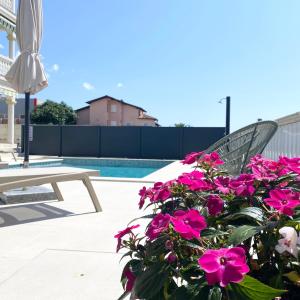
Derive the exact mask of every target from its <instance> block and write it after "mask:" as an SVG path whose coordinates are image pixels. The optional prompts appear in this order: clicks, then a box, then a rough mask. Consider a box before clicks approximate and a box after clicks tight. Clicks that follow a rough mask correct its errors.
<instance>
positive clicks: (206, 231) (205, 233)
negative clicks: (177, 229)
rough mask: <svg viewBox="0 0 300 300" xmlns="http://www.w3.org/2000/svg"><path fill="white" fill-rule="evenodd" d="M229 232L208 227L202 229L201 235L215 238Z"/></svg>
mask: <svg viewBox="0 0 300 300" xmlns="http://www.w3.org/2000/svg"><path fill="white" fill-rule="evenodd" d="M227 234H228V233H227V232H225V231H221V230H217V229H215V228H212V227H210V228H206V229H204V230H202V231H201V237H206V238H214V237H216V236H223V235H227Z"/></svg>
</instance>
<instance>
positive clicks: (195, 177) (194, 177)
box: [178, 171, 211, 191]
mask: <svg viewBox="0 0 300 300" xmlns="http://www.w3.org/2000/svg"><path fill="white" fill-rule="evenodd" d="M178 182H179V183H181V184H184V185H187V186H188V187H189V189H190V190H191V191H200V190H202V191H205V190H209V189H210V188H211V185H210V184H209V183H208V182H207V181H206V180H205V177H204V174H203V173H202V172H199V171H193V172H191V173H183V174H182V175H181V176H179V177H178Z"/></svg>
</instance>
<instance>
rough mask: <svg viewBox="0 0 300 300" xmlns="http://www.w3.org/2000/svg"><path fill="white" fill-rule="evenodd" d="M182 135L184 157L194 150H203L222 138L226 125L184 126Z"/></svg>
mask: <svg viewBox="0 0 300 300" xmlns="http://www.w3.org/2000/svg"><path fill="white" fill-rule="evenodd" d="M182 129H183V137H182V155H181V156H182V157H184V156H185V155H186V154H187V153H190V152H193V151H196V152H197V151H202V150H205V149H207V148H208V147H209V146H210V145H212V144H213V143H215V142H216V141H217V140H219V139H220V138H222V137H223V136H224V134H225V129H224V127H184V128H182Z"/></svg>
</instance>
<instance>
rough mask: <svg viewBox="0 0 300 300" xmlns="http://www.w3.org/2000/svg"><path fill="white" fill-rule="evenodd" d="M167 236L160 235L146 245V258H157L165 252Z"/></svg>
mask: <svg viewBox="0 0 300 300" xmlns="http://www.w3.org/2000/svg"><path fill="white" fill-rule="evenodd" d="M167 240H168V236H166V235H162V236H160V237H159V238H157V239H156V240H154V241H152V242H151V243H148V244H146V257H151V256H159V255H160V254H162V253H165V252H166V247H165V243H166V241H167Z"/></svg>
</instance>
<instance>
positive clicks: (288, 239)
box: [275, 227, 298, 258]
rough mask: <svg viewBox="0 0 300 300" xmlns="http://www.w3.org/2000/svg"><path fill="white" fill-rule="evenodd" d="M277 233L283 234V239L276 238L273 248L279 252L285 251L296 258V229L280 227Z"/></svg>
mask: <svg viewBox="0 0 300 300" xmlns="http://www.w3.org/2000/svg"><path fill="white" fill-rule="evenodd" d="M279 233H280V234H281V235H282V236H283V239H280V240H278V244H277V245H276V246H275V250H276V251H277V252H279V253H280V254H281V253H283V252H284V251H287V252H289V253H291V254H292V255H294V256H295V257H296V258H298V248H297V243H298V235H297V232H296V230H295V229H294V228H293V227H282V228H281V229H279Z"/></svg>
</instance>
